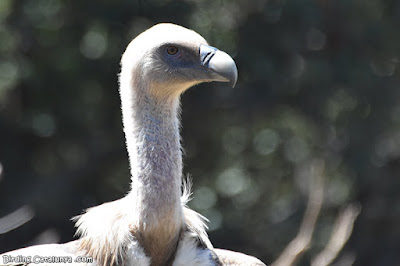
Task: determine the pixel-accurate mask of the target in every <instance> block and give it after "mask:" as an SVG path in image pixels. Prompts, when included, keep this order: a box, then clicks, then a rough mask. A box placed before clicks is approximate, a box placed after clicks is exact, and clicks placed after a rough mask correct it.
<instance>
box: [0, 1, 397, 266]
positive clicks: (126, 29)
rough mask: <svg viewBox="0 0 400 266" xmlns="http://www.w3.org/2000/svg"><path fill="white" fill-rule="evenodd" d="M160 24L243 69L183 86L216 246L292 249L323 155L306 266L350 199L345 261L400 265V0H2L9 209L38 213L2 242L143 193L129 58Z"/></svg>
mask: <svg viewBox="0 0 400 266" xmlns="http://www.w3.org/2000/svg"><path fill="white" fill-rule="evenodd" d="M158 22H173V23H177V24H181V25H183V26H186V27H189V28H192V29H194V30H196V31H197V32H199V33H200V34H202V35H203V36H204V37H205V38H206V39H207V40H208V41H209V43H210V44H212V45H213V46H216V47H218V48H220V49H222V50H225V51H226V52H228V53H230V54H231V55H232V56H233V57H234V58H235V60H236V62H237V65H238V68H239V81H238V84H237V87H236V88H235V89H229V88H227V87H226V86H224V85H223V84H203V85H200V86H197V87H196V88H193V89H191V90H189V91H188V92H186V93H185V95H184V96H183V97H182V107H183V114H182V120H183V121H182V123H183V131H182V136H183V145H184V148H185V151H186V155H185V173H189V174H190V175H191V176H192V178H193V180H194V199H193V201H192V202H191V204H190V205H191V206H192V207H193V208H194V209H196V210H198V211H199V212H200V213H202V214H204V215H205V216H207V217H208V218H209V219H210V224H209V225H210V232H209V233H210V238H211V240H212V242H213V243H214V245H215V246H217V247H224V248H229V249H233V250H238V251H242V252H246V253H249V254H252V255H255V256H257V257H259V258H261V259H262V260H263V261H265V262H266V263H270V262H272V261H273V260H274V259H276V258H277V257H278V256H279V254H280V253H281V252H282V250H283V249H284V248H285V246H286V245H287V244H288V243H289V242H290V240H291V239H293V238H294V236H295V235H296V233H297V230H298V228H299V226H300V223H301V220H302V217H303V214H304V210H305V208H306V203H307V198H308V195H309V191H308V188H309V186H308V183H309V182H311V181H310V175H309V173H308V172H307V165H309V164H310V162H311V161H312V160H314V159H316V158H317V159H319V160H322V161H323V162H324V163H325V174H324V178H325V194H324V203H323V208H322V211H321V214H320V218H319V220H318V221H317V226H316V232H315V234H314V236H313V240H312V244H311V246H310V250H309V251H308V252H307V253H306V254H305V255H304V256H303V258H302V259H301V260H300V261H299V265H309V260H310V258H312V257H313V256H314V255H315V254H317V253H318V252H319V251H321V249H323V247H324V246H325V245H326V243H327V241H328V240H329V237H330V234H331V230H332V226H333V222H334V220H335V217H336V216H337V214H338V211H339V210H340V209H341V208H342V207H343V206H344V205H345V204H347V203H349V202H359V203H360V205H361V206H362V212H361V214H360V216H359V218H358V220H357V221H356V224H355V228H354V232H353V234H352V237H351V238H350V240H349V242H348V243H347V245H346V246H345V247H344V250H343V252H342V253H341V254H340V255H339V257H338V259H337V262H338V264H337V265H346V264H340V262H342V263H344V261H346V259H347V261H349V260H350V261H352V258H354V259H355V263H354V264H355V265H380V266H382V265H397V264H399V263H400V253H399V252H398V250H399V243H400V230H399V227H398V224H399V223H400V207H399V206H400V194H399V193H398V188H399V187H400V178H399V173H400V90H399V86H400V83H399V77H400V71H399V56H400V51H399V47H400V34H399V26H400V2H399V1H394V0H391V1H390V0H389V1H384V0H372V1H360V0H339V1H324V0H319V1H316V0H314V1H311V0H304V1H299V0H294V1H283V0H269V1H268V0H254V1H247V0H237V1H228V0H204V1H196V0H181V1H157V0H152V1H141V0H137V1H101V0H100V1H60V0H58V1H56V0H20V1H11V0H1V1H0V217H2V216H6V215H7V214H9V213H12V212H13V211H15V210H17V209H19V208H20V207H21V206H28V207H29V213H30V214H32V215H31V216H32V217H33V218H32V219H30V218H29V219H30V220H29V219H28V220H29V221H28V222H26V223H25V224H23V225H21V226H20V227H18V228H16V229H14V230H8V231H9V232H7V233H5V234H0V253H1V252H3V251H8V250H11V249H16V248H20V247H23V246H27V245H30V244H33V243H40V242H46V241H61V242H64V241H69V240H71V239H72V238H73V234H74V228H73V223H72V222H70V221H69V219H70V217H72V216H74V215H77V214H79V213H80V212H81V211H82V210H83V209H84V208H87V207H90V206H94V205H97V204H101V203H103V202H105V201H110V200H114V199H117V198H120V197H122V196H123V195H124V194H125V193H126V192H127V190H128V189H129V169H128V161H127V154H126V151H125V147H124V136H123V133H122V124H121V117H120V116H121V114H120V105H119V95H118V85H117V74H118V71H119V60H120V56H121V54H122V53H123V51H124V49H125V47H126V45H127V44H128V43H129V41H130V40H131V39H132V38H134V37H135V36H136V35H137V34H139V33H140V32H142V31H143V30H145V29H146V28H148V27H150V26H151V25H153V24H155V23H158ZM1 169H2V171H1ZM24 208H25V209H24V210H26V208H27V207H24ZM0 229H4V228H2V225H0ZM3 231H7V230H5V229H4V230H3ZM349 258H350V259H349Z"/></svg>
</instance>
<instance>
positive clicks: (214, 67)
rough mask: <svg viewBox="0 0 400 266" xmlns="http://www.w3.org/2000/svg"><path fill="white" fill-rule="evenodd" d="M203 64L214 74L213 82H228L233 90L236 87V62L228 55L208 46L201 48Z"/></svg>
mask: <svg viewBox="0 0 400 266" xmlns="http://www.w3.org/2000/svg"><path fill="white" fill-rule="evenodd" d="M200 58H201V64H202V65H203V66H205V67H207V68H208V69H210V70H211V72H212V77H211V80H212V81H220V82H228V83H229V85H230V86H231V87H232V88H233V87H235V85H236V81H237V78H238V71H237V67H236V64H235V61H234V60H233V59H232V57H231V56H230V55H228V54H227V53H225V52H223V51H220V50H218V49H217V48H215V47H212V46H208V45H201V46H200Z"/></svg>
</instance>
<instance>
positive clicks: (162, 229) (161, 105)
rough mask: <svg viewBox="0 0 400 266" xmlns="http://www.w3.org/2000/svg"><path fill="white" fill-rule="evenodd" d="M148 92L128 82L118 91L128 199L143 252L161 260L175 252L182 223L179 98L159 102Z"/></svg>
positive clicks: (143, 86)
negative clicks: (127, 166)
mask: <svg viewBox="0 0 400 266" xmlns="http://www.w3.org/2000/svg"><path fill="white" fill-rule="evenodd" d="M138 84H142V85H138ZM139 86H142V87H139ZM145 86H146V85H145V83H140V82H138V83H137V84H135V82H134V81H132V80H129V82H124V81H122V82H121V88H120V93H121V99H122V112H123V123H124V131H125V136H126V142H127V148H128V153H129V159H130V165H131V175H132V190H131V192H130V193H129V195H128V197H130V198H131V199H132V207H133V210H132V212H133V213H134V217H136V218H135V221H134V223H135V227H136V228H137V229H138V232H139V238H142V241H143V245H144V246H145V248H148V249H153V251H152V250H149V251H148V252H149V253H150V254H151V253H154V254H153V255H154V256H157V254H160V258H161V257H162V256H164V255H163V254H161V253H160V249H164V250H165V252H166V253H171V252H172V249H173V248H174V245H175V244H174V243H177V239H178V237H179V232H180V230H181V228H182V222H183V218H182V217H183V214H182V205H181V200H180V196H181V182H182V177H181V175H182V152H181V147H180V136H179V110H180V108H179V97H176V98H174V99H170V100H166V99H164V100H157V98H155V97H152V95H150V94H149V93H148V91H149V90H148V88H146V87H145ZM160 89H162V88H160ZM154 243H159V245H162V243H165V247H156V246H155V244H154ZM166 256H168V254H166Z"/></svg>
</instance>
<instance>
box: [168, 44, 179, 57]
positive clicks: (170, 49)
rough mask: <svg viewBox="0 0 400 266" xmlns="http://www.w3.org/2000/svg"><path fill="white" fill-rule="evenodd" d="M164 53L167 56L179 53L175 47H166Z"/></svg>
mask: <svg viewBox="0 0 400 266" xmlns="http://www.w3.org/2000/svg"><path fill="white" fill-rule="evenodd" d="M165 51H166V52H167V54H169V55H176V54H177V53H178V52H179V49H178V47H176V46H171V45H170V46H167V47H166V48H165Z"/></svg>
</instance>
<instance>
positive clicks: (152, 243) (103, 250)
mask: <svg viewBox="0 0 400 266" xmlns="http://www.w3.org/2000/svg"><path fill="white" fill-rule="evenodd" d="M236 80H237V69H236V65H235V62H234V61H233V59H232V58H231V57H230V56H229V55H228V54H226V53H225V52H222V51H220V50H218V49H216V48H214V47H211V46H209V45H208V44H207V41H206V40H205V39H204V38H203V37H201V36H200V35H199V34H197V33H196V32H194V31H192V30H188V29H186V28H183V27H181V26H177V25H174V24H167V23H165V24H158V25H156V26H153V27H152V28H150V29H148V30H146V31H145V32H143V33H142V34H140V35H139V36H137V37H136V38H135V39H134V40H133V41H132V42H131V43H130V44H129V45H128V47H127V49H126V51H125V53H124V54H123V56H122V60H121V74H120V76H119V85H120V90H119V91H120V96H121V105H122V116H123V125H124V132H125V136H126V146H127V150H128V154H129V160H130V167H131V179H132V186H131V190H130V192H129V193H128V194H127V195H126V196H125V197H124V198H122V199H119V200H116V201H113V202H108V203H104V204H102V205H99V206H96V207H93V208H90V209H88V210H87V211H86V213H84V214H83V215H81V216H79V217H76V218H75V220H76V226H77V227H78V229H77V233H78V234H79V235H80V238H79V239H78V240H76V241H73V242H69V243H65V244H50V245H38V246H32V247H28V248H24V249H19V250H15V251H12V252H9V253H6V254H2V255H1V256H0V259H3V263H4V264H8V265H38V264H36V263H35V262H42V263H43V264H39V265H57V264H55V263H54V262H62V261H63V260H70V261H69V262H72V263H75V264H74V265H104V266H105V265H139V266H141V265H143V266H144V265H146V266H147V265H264V264H263V263H262V262H261V261H260V260H258V259H256V258H254V257H251V256H248V255H244V254H241V253H236V252H233V251H228V250H221V249H215V248H214V247H213V246H212V245H211V243H210V241H209V239H208V236H207V234H206V231H205V225H204V218H203V217H202V216H201V215H200V214H198V213H196V212H195V211H193V210H190V209H189V208H188V207H187V206H186V202H187V200H188V195H189V193H190V192H189V188H188V187H187V185H185V184H184V185H183V186H184V189H183V190H184V193H183V195H182V193H181V191H182V184H183V183H182V149H181V143H180V135H179V128H180V121H179V112H180V108H179V105H180V104H179V102H180V95H181V94H182V93H183V92H184V91H185V90H187V89H188V88H190V87H192V86H193V85H196V84H199V83H202V82H211V81H220V82H228V83H229V84H230V85H231V86H234V85H235V83H236ZM18 256H19V257H18ZM91 258H93V259H94V260H93V261H90V260H91ZM24 259H25V262H24ZM5 260H8V261H7V262H8V263H6V262H5ZM29 260H31V261H29ZM30 263H32V264H30ZM68 264H69V265H72V264H71V263H68Z"/></svg>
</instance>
